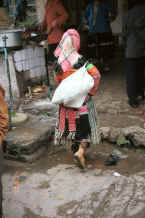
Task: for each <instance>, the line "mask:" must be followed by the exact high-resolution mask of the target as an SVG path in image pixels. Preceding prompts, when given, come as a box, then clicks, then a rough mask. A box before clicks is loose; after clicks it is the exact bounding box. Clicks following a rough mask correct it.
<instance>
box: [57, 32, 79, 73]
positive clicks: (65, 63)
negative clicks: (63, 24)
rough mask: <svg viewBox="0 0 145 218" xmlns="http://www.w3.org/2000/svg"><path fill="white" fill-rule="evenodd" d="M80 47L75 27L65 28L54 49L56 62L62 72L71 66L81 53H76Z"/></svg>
mask: <svg viewBox="0 0 145 218" xmlns="http://www.w3.org/2000/svg"><path fill="white" fill-rule="evenodd" d="M79 49H80V35H79V33H78V32H77V31H76V30H75V29H69V30H67V31H66V32H65V33H64V34H63V36H62V39H61V41H60V43H59V45H58V46H57V48H56V49H55V51H54V55H55V57H58V63H59V64H60V65H61V68H62V70H63V71H64V72H66V71H69V70H71V69H72V68H73V65H74V64H75V63H77V61H78V59H79V58H80V57H81V55H80V54H79V53H78V51H79Z"/></svg>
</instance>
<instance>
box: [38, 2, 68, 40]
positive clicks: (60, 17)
mask: <svg viewBox="0 0 145 218" xmlns="http://www.w3.org/2000/svg"><path fill="white" fill-rule="evenodd" d="M67 18H68V14H67V12H66V10H65V9H64V7H63V6H62V5H61V3H60V1H59V0H49V1H48V4H46V8H45V18H44V21H43V24H42V26H43V28H46V32H48V33H49V31H50V30H51V28H52V26H53V24H54V23H55V27H53V31H52V33H51V34H50V35H49V36H48V39H47V40H48V44H57V43H58V42H59V41H60V40H61V37H62V35H63V31H62V29H61V25H62V24H64V23H65V21H66V20H67Z"/></svg>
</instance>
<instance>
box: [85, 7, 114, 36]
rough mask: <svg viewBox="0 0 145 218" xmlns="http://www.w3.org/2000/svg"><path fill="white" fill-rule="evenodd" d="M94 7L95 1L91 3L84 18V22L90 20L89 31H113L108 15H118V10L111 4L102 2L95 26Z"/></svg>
mask: <svg viewBox="0 0 145 218" xmlns="http://www.w3.org/2000/svg"><path fill="white" fill-rule="evenodd" d="M93 7H94V4H93V3H91V4H89V5H88V7H87V8H86V10H85V12H84V14H83V18H82V21H83V23H87V21H88V20H89V32H95V33H104V32H111V26H110V22H109V20H108V19H107V17H108V15H109V14H111V15H112V16H116V11H115V10H114V9H113V8H112V6H111V5H110V4H106V3H100V4H99V6H98V12H97V15H96V22H95V26H94V27H93Z"/></svg>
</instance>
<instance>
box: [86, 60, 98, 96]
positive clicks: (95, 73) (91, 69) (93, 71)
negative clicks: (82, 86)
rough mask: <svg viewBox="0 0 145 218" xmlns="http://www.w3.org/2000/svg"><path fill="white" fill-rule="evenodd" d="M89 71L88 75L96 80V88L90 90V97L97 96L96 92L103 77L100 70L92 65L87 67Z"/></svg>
mask: <svg viewBox="0 0 145 218" xmlns="http://www.w3.org/2000/svg"><path fill="white" fill-rule="evenodd" d="M87 70H88V73H89V74H90V75H91V76H92V77H93V79H94V86H93V88H92V89H91V90H90V92H89V94H90V95H95V94H96V91H97V88H98V86H99V83H100V79H101V75H100V72H99V70H98V69H97V68H96V67H95V66H94V65H92V64H89V65H88V66H87Z"/></svg>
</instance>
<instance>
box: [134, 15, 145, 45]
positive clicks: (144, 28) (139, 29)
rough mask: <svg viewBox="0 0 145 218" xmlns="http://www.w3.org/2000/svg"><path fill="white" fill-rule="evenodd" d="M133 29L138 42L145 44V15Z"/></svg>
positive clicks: (135, 23)
mask: <svg viewBox="0 0 145 218" xmlns="http://www.w3.org/2000/svg"><path fill="white" fill-rule="evenodd" d="M133 29H134V32H135V35H136V38H137V39H138V40H141V41H142V42H144V43H145V15H143V16H141V17H139V18H137V19H136V21H135V22H134V24H133Z"/></svg>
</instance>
